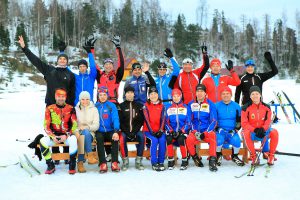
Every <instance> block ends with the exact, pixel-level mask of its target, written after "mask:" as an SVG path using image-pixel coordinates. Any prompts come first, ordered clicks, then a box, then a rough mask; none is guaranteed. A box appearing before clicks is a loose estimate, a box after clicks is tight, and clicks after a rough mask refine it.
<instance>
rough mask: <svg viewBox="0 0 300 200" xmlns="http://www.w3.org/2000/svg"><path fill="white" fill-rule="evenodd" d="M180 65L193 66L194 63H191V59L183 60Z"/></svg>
mask: <svg viewBox="0 0 300 200" xmlns="http://www.w3.org/2000/svg"><path fill="white" fill-rule="evenodd" d="M182 64H194V62H193V61H192V59H190V58H185V59H184V60H183V61H182Z"/></svg>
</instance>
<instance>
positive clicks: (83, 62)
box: [78, 59, 89, 67]
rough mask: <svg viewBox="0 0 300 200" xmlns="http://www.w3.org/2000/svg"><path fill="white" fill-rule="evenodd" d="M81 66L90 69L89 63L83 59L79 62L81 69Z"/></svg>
mask: <svg viewBox="0 0 300 200" xmlns="http://www.w3.org/2000/svg"><path fill="white" fill-rule="evenodd" d="M80 65H85V66H86V67H89V66H88V63H87V61H86V60H84V59H81V60H79V61H78V67H79V66H80Z"/></svg>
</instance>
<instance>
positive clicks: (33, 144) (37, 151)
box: [28, 134, 44, 161]
mask: <svg viewBox="0 0 300 200" xmlns="http://www.w3.org/2000/svg"><path fill="white" fill-rule="evenodd" d="M42 137H44V135H42V134H39V135H38V136H36V137H35V139H34V140H33V141H32V142H31V143H30V144H29V145H28V147H29V148H31V149H35V151H34V154H35V155H37V156H38V157H39V160H40V161H41V160H42V153H41V149H40V148H38V147H37V145H38V144H40V139H41V138H42Z"/></svg>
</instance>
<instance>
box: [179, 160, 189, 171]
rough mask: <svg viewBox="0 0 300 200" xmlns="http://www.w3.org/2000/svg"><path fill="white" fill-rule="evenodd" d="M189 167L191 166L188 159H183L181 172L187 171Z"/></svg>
mask: <svg viewBox="0 0 300 200" xmlns="http://www.w3.org/2000/svg"><path fill="white" fill-rule="evenodd" d="M188 165H189V161H188V159H187V158H183V159H182V163H181V166H180V170H186V169H187V167H188Z"/></svg>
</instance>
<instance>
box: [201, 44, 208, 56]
mask: <svg viewBox="0 0 300 200" xmlns="http://www.w3.org/2000/svg"><path fill="white" fill-rule="evenodd" d="M201 51H202V53H203V54H207V46H205V45H204V44H203V45H202V46H201Z"/></svg>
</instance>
